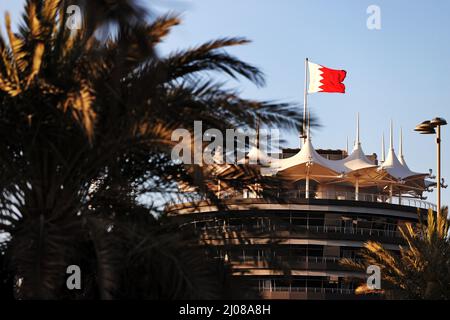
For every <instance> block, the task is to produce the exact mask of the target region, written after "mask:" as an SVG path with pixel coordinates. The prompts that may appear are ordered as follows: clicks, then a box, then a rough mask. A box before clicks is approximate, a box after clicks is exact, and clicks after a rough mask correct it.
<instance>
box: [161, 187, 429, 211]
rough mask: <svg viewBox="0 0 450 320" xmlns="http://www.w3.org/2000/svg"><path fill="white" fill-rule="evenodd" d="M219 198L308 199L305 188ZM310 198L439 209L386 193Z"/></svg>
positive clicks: (236, 193) (198, 198) (189, 198)
mask: <svg viewBox="0 0 450 320" xmlns="http://www.w3.org/2000/svg"><path fill="white" fill-rule="evenodd" d="M216 196H217V197H218V198H219V199H224V200H227V199H268V200H271V199H282V200H297V199H306V193H305V191H304V190H291V191H282V192H275V191H274V192H273V193H271V194H270V195H269V194H265V195H258V194H256V193H254V192H244V191H231V192H230V191H223V192H221V193H220V194H217V195H216ZM309 199H327V200H347V201H362V202H373V203H387V204H396V205H402V206H407V207H414V208H420V209H426V210H428V209H432V210H434V211H436V210H437V206H436V205H435V204H433V203H431V202H427V201H424V200H421V199H417V198H411V197H398V196H393V197H390V196H389V195H386V194H372V193H355V192H349V191H311V192H310V194H309ZM205 200H208V199H207V198H206V197H205V196H201V195H198V194H195V195H191V196H189V195H187V196H185V197H181V198H178V199H173V200H172V201H170V202H169V204H168V206H171V205H177V204H182V203H186V202H197V201H205Z"/></svg>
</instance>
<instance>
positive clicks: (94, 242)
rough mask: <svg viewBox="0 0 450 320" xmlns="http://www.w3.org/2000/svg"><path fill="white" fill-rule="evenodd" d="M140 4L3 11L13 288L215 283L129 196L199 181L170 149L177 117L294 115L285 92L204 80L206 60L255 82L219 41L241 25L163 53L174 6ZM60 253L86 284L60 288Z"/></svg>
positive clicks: (104, 293) (28, 293) (200, 288)
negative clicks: (72, 23)
mask: <svg viewBox="0 0 450 320" xmlns="http://www.w3.org/2000/svg"><path fill="white" fill-rule="evenodd" d="M69 4H79V5H81V7H82V9H83V10H84V11H83V12H84V19H83V20H84V25H83V27H82V29H81V30H69V29H68V28H66V27H65V25H66V21H67V15H66V13H65V12H66V10H65V9H66V7H67V5H69ZM149 17H151V15H150V14H148V13H147V12H146V11H145V10H144V9H143V8H141V7H139V6H138V5H137V1H131V0H115V1H114V0H113V1H103V0H96V1H91V0H90V1H86V0H84V1H83V0H80V1H62V0H46V1H43V0H27V1H26V5H25V10H24V16H23V22H22V24H21V26H20V28H19V31H18V32H17V33H15V32H13V31H12V26H11V21H10V17H9V15H6V19H5V22H6V35H7V38H6V39H5V38H3V37H1V36H0V135H1V136H2V139H1V140H0V190H1V191H0V206H1V208H0V231H1V232H5V233H7V234H9V236H10V240H8V241H5V242H4V246H3V247H2V252H3V253H4V255H2V259H5V260H6V261H7V262H8V269H7V270H5V269H2V272H8V273H9V274H12V275H13V276H12V277H9V278H8V279H9V280H8V281H10V282H11V281H12V280H11V279H13V280H14V282H15V283H16V286H15V289H16V290H15V296H16V297H17V298H23V299H32V298H39V299H52V298H60V297H66V298H93V297H98V298H103V299H110V298H115V297H123V296H121V292H125V293H126V294H127V296H130V297H145V298H167V299H170V298H198V297H205V298H211V297H217V296H218V293H217V290H216V289H217V288H218V287H217V286H216V285H215V283H216V282H214V281H216V280H215V277H209V276H208V275H209V274H210V271H209V269H208V268H209V267H208V265H209V264H208V263H203V259H204V257H203V255H202V254H198V249H195V246H189V245H188V242H186V245H185V243H184V242H185V238H184V235H182V234H178V233H177V232H174V231H173V230H172V231H168V229H166V226H162V225H161V222H159V221H157V220H155V219H154V218H152V216H151V214H155V215H156V214H159V213H160V212H159V211H158V210H156V209H155V208H154V207H150V208H146V209H144V208H143V207H141V206H140V205H139V204H138V203H137V202H136V199H137V198H138V197H139V196H142V195H143V194H149V193H150V194H159V195H161V194H162V193H165V194H171V192H175V191H176V185H177V183H180V182H184V183H187V184H194V185H200V184H202V181H197V180H195V179H193V178H192V176H191V175H190V173H189V172H186V171H185V170H184V168H183V167H181V166H180V165H177V164H176V163H173V162H171V161H170V159H169V152H170V148H171V146H172V145H173V143H174V142H172V141H171V132H172V131H173V129H174V128H178V127H183V128H187V129H189V130H192V126H193V121H194V120H200V121H203V127H204V128H205V129H208V128H212V127H214V128H217V129H219V130H221V131H224V130H225V129H227V128H235V127H237V126H239V127H254V125H255V121H256V118H257V117H259V118H260V119H261V120H262V121H263V122H265V123H267V124H268V125H280V126H283V127H290V128H294V127H299V126H300V122H301V115H300V114H299V113H298V112H297V111H296V109H294V108H293V106H292V105H289V104H278V103H274V102H265V101H253V100H248V99H243V98H241V97H240V96H239V94H238V92H237V91H236V90H232V89H229V88H227V87H225V86H223V85H221V84H220V83H217V82H216V81H215V80H214V78H213V73H214V72H216V73H221V74H224V75H227V76H231V77H232V78H234V79H241V78H245V79H248V80H250V81H252V82H253V83H255V84H256V85H263V84H264V77H263V74H262V73H261V72H260V71H259V70H258V69H257V68H256V67H254V66H252V65H250V64H248V63H245V62H242V61H240V60H239V59H238V58H236V57H233V56H231V55H229V54H228V53H227V52H226V51H225V50H224V49H225V48H226V47H230V46H234V45H243V44H246V43H248V41H247V40H246V39H243V38H224V39H219V40H215V41H211V42H208V43H206V44H203V45H200V46H196V47H193V48H191V49H187V50H180V51H178V52H175V53H173V54H171V55H169V56H167V57H160V56H158V55H157V54H156V47H157V44H158V43H159V42H160V41H162V39H163V38H164V37H165V36H167V35H168V34H169V31H170V29H171V28H172V27H174V26H176V25H178V24H179V23H180V20H179V18H178V17H176V16H172V15H166V16H162V17H153V18H151V19H148V18H149ZM110 30H114V32H112V33H111V32H110ZM199 190H201V188H200V189H199ZM190 252H192V253H193V254H192V255H190V254H189V253H190ZM70 264H79V265H80V266H82V268H83V270H85V272H84V273H83V277H84V283H85V289H84V290H83V291H82V292H77V293H68V292H67V291H66V290H65V276H66V273H65V271H66V267H67V266H68V265H70ZM136 268H137V269H136ZM133 277H138V278H133ZM147 281H148V282H150V283H148V282H147ZM162 283H166V285H165V286H162V285H161V284H162ZM126 284H130V285H132V287H129V286H128V287H127V285H126ZM169 284H170V285H169ZM134 289H135V290H136V291H134V292H133V290H134ZM199 293H201V295H199Z"/></svg>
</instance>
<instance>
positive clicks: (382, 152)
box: [381, 132, 386, 162]
mask: <svg viewBox="0 0 450 320" xmlns="http://www.w3.org/2000/svg"><path fill="white" fill-rule="evenodd" d="M385 149H386V147H385V146H384V132H383V135H382V136H381V162H384V161H386V154H385Z"/></svg>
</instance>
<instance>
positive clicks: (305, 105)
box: [300, 58, 308, 144]
mask: <svg viewBox="0 0 450 320" xmlns="http://www.w3.org/2000/svg"><path fill="white" fill-rule="evenodd" d="M307 104H308V58H306V59H305V89H304V92H303V132H302V135H301V136H300V138H302V139H303V144H305V141H306V136H307V133H306V114H307Z"/></svg>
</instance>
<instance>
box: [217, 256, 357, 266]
mask: <svg viewBox="0 0 450 320" xmlns="http://www.w3.org/2000/svg"><path fill="white" fill-rule="evenodd" d="M216 259H221V260H225V256H217V257H216ZM226 259H227V260H228V262H230V263H233V262H234V263H247V262H267V263H271V262H272V259H280V261H283V262H286V263H314V264H327V263H336V264H337V263H339V261H340V260H342V259H344V258H341V257H326V256H321V257H319V256H297V257H293V256H283V255H275V256H274V257H270V256H261V255H260V256H253V255H245V256H233V255H231V257H229V256H227V258H226ZM347 259H350V260H351V261H353V262H356V263H359V262H363V261H364V260H363V259H361V258H347Z"/></svg>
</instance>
